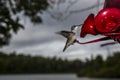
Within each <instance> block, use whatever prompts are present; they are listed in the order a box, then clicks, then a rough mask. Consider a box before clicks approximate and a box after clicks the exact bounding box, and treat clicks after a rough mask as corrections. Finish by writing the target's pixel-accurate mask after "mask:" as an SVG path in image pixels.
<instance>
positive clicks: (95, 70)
mask: <svg viewBox="0 0 120 80" xmlns="http://www.w3.org/2000/svg"><path fill="white" fill-rule="evenodd" d="M119 68H120V52H115V53H114V54H113V55H111V56H108V57H107V58H106V59H105V60H104V59H103V58H102V56H101V55H98V56H96V57H95V58H91V59H86V60H85V61H82V60H78V59H76V60H67V59H65V60H63V59H61V58H56V57H53V58H45V57H42V56H31V55H23V54H16V53H15V52H13V53H10V54H7V53H5V52H0V74H46V73H47V74H48V73H76V74H77V75H78V76H79V77H99V78H119V77H120V69H119Z"/></svg>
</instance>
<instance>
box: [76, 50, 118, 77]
mask: <svg viewBox="0 0 120 80" xmlns="http://www.w3.org/2000/svg"><path fill="white" fill-rule="evenodd" d="M119 68H120V52H116V53H114V54H113V55H112V56H108V57H107V59H106V60H103V59H102V57H101V56H99V55H98V56H97V57H96V58H95V59H92V60H89V61H87V62H86V64H85V67H84V68H83V69H82V70H81V71H80V72H79V73H78V76H86V77H99V78H120V69H119Z"/></svg>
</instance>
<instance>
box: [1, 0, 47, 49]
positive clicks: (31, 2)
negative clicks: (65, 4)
mask: <svg viewBox="0 0 120 80" xmlns="http://www.w3.org/2000/svg"><path fill="white" fill-rule="evenodd" d="M47 7H48V3H47V0H0V47H2V46H4V45H7V44H8V43H9V41H10V38H11V36H12V33H13V32H14V33H17V32H18V31H19V29H21V28H24V26H23V25H22V24H21V23H20V22H19V19H20V17H19V16H17V14H19V13H21V12H22V13H23V15H24V16H28V17H29V18H30V20H31V21H32V22H33V23H41V22H42V19H41V17H40V14H41V13H42V11H44V10H46V9H47ZM13 17H14V18H13Z"/></svg>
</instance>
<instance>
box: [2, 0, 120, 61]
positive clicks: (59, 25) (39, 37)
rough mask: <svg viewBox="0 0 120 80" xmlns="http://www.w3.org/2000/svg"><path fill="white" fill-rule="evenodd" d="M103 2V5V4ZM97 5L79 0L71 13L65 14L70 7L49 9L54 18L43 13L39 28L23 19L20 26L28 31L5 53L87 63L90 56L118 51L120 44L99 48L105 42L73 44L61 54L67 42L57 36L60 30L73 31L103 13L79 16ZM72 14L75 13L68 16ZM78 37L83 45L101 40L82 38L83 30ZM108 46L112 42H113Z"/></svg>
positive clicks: (8, 47)
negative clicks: (81, 60) (80, 60)
mask: <svg viewBox="0 0 120 80" xmlns="http://www.w3.org/2000/svg"><path fill="white" fill-rule="evenodd" d="M68 1H69V0H68ZM71 1H73V0H71ZM100 1H101V3H102V2H103V1H104V0H100ZM95 4H96V0H91V1H89V0H79V1H77V3H75V4H74V5H72V6H70V8H69V9H68V11H66V7H67V6H69V4H68V3H65V4H62V5H59V7H58V5H54V6H53V9H49V12H51V14H50V13H48V12H47V11H45V12H44V14H43V15H42V19H43V23H42V24H39V25H35V24H32V23H31V22H30V21H29V19H28V18H27V17H23V16H21V23H22V24H24V25H25V29H24V30H20V31H19V32H18V34H13V37H12V40H11V43H10V45H9V46H6V47H3V48H2V51H6V52H13V51H16V52H18V53H24V54H31V55H41V56H44V57H54V56H56V57H61V58H67V59H85V58H90V57H91V55H93V56H96V55H98V54H100V55H102V56H103V57H106V56H107V55H108V53H112V52H113V51H118V50H119V47H120V46H119V44H116V45H112V46H108V47H100V45H101V44H103V43H106V41H104V42H99V43H93V44H85V45H79V44H74V45H72V46H70V47H69V48H68V49H67V50H66V51H65V52H62V49H63V48H64V45H65V42H66V39H65V38H64V37H62V36H59V35H56V34H55V32H57V31H60V30H70V28H71V26H72V25H75V24H76V25H78V24H81V23H83V22H84V20H85V19H86V18H87V16H88V15H89V14H90V13H94V14H96V13H97V12H98V11H99V10H98V8H99V9H101V7H102V6H99V7H98V8H97V7H96V8H93V9H90V10H87V11H83V12H77V11H79V10H81V9H84V8H88V7H90V6H93V5H95ZM65 11H66V12H65ZM70 11H76V12H74V13H72V14H69V12H70ZM57 12H62V13H64V15H63V14H62V16H61V15H57V14H56V13H57ZM51 15H54V16H57V17H60V18H61V20H56V19H54V18H53V17H51ZM66 16H67V17H66ZM77 33H78V34H77V39H79V40H80V41H81V42H85V41H89V40H93V39H96V38H100V37H102V36H100V35H98V36H92V35H87V36H86V37H85V38H80V37H79V33H80V29H78V32H77ZM107 42H108V41H107ZM109 42H113V41H112V40H111V41H109Z"/></svg>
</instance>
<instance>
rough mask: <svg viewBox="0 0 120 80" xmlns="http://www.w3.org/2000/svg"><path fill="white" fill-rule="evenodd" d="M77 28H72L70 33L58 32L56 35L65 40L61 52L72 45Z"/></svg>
mask: <svg viewBox="0 0 120 80" xmlns="http://www.w3.org/2000/svg"><path fill="white" fill-rule="evenodd" d="M77 28H78V27H77V26H72V27H71V31H59V32H57V34H59V35H62V36H64V37H65V38H67V41H66V44H65V47H64V49H63V52H64V51H65V50H66V49H67V48H68V47H69V46H70V45H72V44H74V42H75V39H76V32H77Z"/></svg>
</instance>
